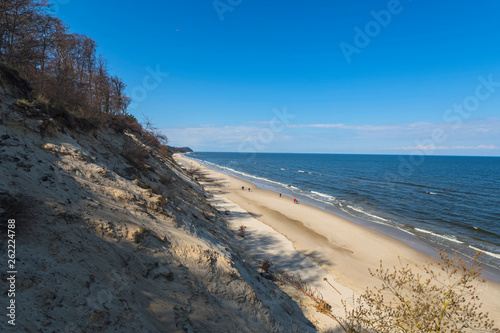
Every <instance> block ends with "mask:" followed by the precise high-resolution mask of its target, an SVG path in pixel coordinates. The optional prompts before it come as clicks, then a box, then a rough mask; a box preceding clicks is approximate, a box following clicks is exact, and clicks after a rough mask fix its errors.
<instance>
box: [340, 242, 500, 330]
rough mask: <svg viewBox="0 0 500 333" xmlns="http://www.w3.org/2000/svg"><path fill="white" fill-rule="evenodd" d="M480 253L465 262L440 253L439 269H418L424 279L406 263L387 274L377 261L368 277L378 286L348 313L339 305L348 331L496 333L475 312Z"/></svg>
mask: <svg viewBox="0 0 500 333" xmlns="http://www.w3.org/2000/svg"><path fill="white" fill-rule="evenodd" d="M479 255H480V253H477V255H476V256H475V257H474V258H473V259H472V261H471V262H470V263H466V262H463V261H462V259H461V258H457V257H456V256H454V257H451V258H450V257H449V256H448V255H447V254H446V253H445V252H444V251H443V250H441V251H440V257H441V261H439V262H438V263H437V267H435V265H432V264H427V265H423V266H420V267H419V266H417V268H419V270H421V271H422V272H423V275H420V273H415V272H414V271H413V269H412V268H411V267H410V266H409V265H406V266H403V265H401V266H402V267H400V268H396V267H394V268H393V269H392V270H389V269H385V268H384V267H383V265H382V262H380V268H379V269H377V270H376V271H375V272H371V271H370V274H371V275H372V276H374V277H376V278H377V279H379V280H380V281H381V282H382V286H381V287H375V288H374V289H373V290H367V291H366V292H365V293H364V294H362V295H361V296H360V297H359V298H358V299H354V298H353V309H352V310H347V306H346V303H345V302H343V304H344V309H345V312H346V318H345V319H344V325H345V326H346V327H347V329H346V332H380V333H394V332H396V333H398V332H426V333H430V332H465V330H466V329H469V328H470V329H473V330H487V331H488V332H500V330H498V329H496V328H494V327H493V325H494V324H493V321H491V320H489V319H488V314H487V313H486V314H485V313H482V312H480V311H479V310H480V307H481V304H478V296H477V295H476V286H475V282H476V281H477V280H478V278H479V277H480V272H481V267H480V264H479V262H478V257H479ZM480 282H484V281H480ZM387 298H389V301H388V300H387Z"/></svg>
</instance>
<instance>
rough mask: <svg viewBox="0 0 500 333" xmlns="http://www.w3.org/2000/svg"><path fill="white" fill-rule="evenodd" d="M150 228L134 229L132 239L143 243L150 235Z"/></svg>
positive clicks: (137, 242)
mask: <svg viewBox="0 0 500 333" xmlns="http://www.w3.org/2000/svg"><path fill="white" fill-rule="evenodd" d="M148 235H149V230H148V229H147V228H144V227H143V228H141V229H139V230H136V231H134V233H133V234H132V239H133V241H134V243H136V244H141V243H142V242H144V240H145V239H146V238H147V237H148Z"/></svg>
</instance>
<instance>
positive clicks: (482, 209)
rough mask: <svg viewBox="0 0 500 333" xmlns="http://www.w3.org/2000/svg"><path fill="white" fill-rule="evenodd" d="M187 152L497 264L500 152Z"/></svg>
mask: <svg viewBox="0 0 500 333" xmlns="http://www.w3.org/2000/svg"><path fill="white" fill-rule="evenodd" d="M188 156H189V158H192V159H195V160H198V161H199V162H201V163H202V164H204V165H206V166H208V167H210V168H212V169H215V170H217V171H221V172H224V173H227V174H230V175H233V176H236V177H239V178H242V179H245V180H249V181H251V182H253V183H254V184H255V185H256V186H257V187H258V188H262V189H268V190H273V191H276V192H278V193H282V194H284V195H288V196H290V197H293V198H297V199H298V200H299V202H304V203H307V204H310V205H313V206H316V207H318V208H321V209H324V210H327V211H330V212H333V213H335V214H337V215H340V216H342V217H345V218H347V219H349V220H351V221H353V222H355V223H360V224H363V225H365V226H367V227H370V228H373V229H376V230H379V231H382V232H384V233H386V234H390V235H391V236H393V237H397V238H400V239H402V240H404V241H405V242H407V243H409V244H410V245H412V246H415V247H417V248H418V247H419V245H418V244H426V245H427V246H429V247H431V248H433V249H434V248H445V249H451V250H453V251H455V252H457V253H459V254H462V255H465V256H468V257H470V256H473V255H474V254H475V253H476V252H477V251H481V252H483V254H482V255H481V257H480V260H481V261H482V262H483V266H485V265H486V266H490V267H493V268H496V269H500V157H458V156H424V155H422V156H413V155H412V156H395V155H342V154H285V153H280V154H277V153H257V154H246V153H215V152H196V153H191V154H189V155H188ZM496 269H495V270H494V271H496V272H498V271H497V270H496ZM499 278H500V276H499Z"/></svg>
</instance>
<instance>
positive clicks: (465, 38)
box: [53, 0, 500, 156]
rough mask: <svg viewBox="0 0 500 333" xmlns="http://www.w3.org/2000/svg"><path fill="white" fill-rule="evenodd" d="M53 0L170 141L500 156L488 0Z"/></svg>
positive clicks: (499, 46)
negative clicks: (158, 73)
mask: <svg viewBox="0 0 500 333" xmlns="http://www.w3.org/2000/svg"><path fill="white" fill-rule="evenodd" d="M53 2H54V1H53ZM55 2H58V3H59V5H58V7H57V8H58V10H57V16H58V17H60V18H61V19H62V20H64V21H65V22H66V23H68V24H69V25H70V28H71V31H73V32H78V33H83V34H86V35H88V36H89V37H91V38H93V39H94V40H96V41H97V42H98V44H99V52H100V53H102V54H103V55H104V57H105V58H107V59H108V60H109V65H110V69H111V72H112V73H113V74H116V75H118V76H120V77H121V78H122V79H123V80H124V81H125V83H126V84H127V85H128V93H129V95H131V96H132V97H135V100H134V103H133V105H132V108H131V109H130V111H131V113H132V114H134V115H136V116H137V117H138V119H139V120H141V119H143V115H145V116H147V117H149V118H150V119H151V120H153V122H154V123H156V125H157V126H158V127H159V128H161V129H162V130H164V131H165V133H166V134H167V136H168V137H169V138H170V142H171V144H172V145H177V146H190V147H192V148H193V149H195V150H198V151H262V152H324V153H373V154H383V153H389V154H411V153H418V152H419V151H420V152H421V151H422V149H424V150H423V151H425V152H426V153H429V154H430V153H433V154H439V155H443V154H452V155H490V156H500V20H499V19H498V14H499V13H500V2H498V1H496V0H484V1H481V2H472V1H439V2H436V1H432V2H431V1H428V0H427V1H424V0H413V1H410V0H401V1H395V0H390V1H386V0H384V1H379V0H370V1H368V0H364V1H353V0H338V1H331V0H328V1H327V0H317V1H311V2H305V1H301V2H298V1H295V2H292V1H282V0H279V1H263V0H252V1H250V0H220V1H219V0H216V1H213V0H208V1H200V0H196V1H195V0H182V1H181V0H164V1H143V2H137V1H129V0H124V1H115V0H108V1H96V0H86V1H81V0H55ZM374 13H375V15H374ZM388 14H389V15H390V16H389V15H388ZM375 17H377V19H378V21H377V19H376V18H375ZM221 18H222V19H221ZM359 31H361V32H362V35H361V34H359ZM147 68H149V72H151V71H153V72H154V71H155V70H159V71H160V72H161V73H160V74H161V75H159V76H158V75H157V78H159V80H158V81H155V80H154V77H153V76H151V74H150V73H149V72H148V70H147ZM166 72H168V73H169V75H168V76H165V74H162V73H166ZM480 78H482V79H480ZM144 93H146V94H144ZM463 104H465V106H464V107H462V105H463ZM284 110H286V111H284ZM468 110H470V111H468ZM284 112H286V115H285V116H283V113H284ZM276 113H278V114H281V116H277V115H276Z"/></svg>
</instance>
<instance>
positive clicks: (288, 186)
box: [197, 160, 299, 190]
mask: <svg viewBox="0 0 500 333" xmlns="http://www.w3.org/2000/svg"><path fill="white" fill-rule="evenodd" d="M197 161H198V162H200V163H206V164H209V165H210V166H212V167H213V168H217V169H220V170H225V171H226V172H231V173H235V174H238V175H241V176H244V177H247V178H253V179H257V180H260V181H263V182H267V183H272V184H275V185H279V186H281V187H286V188H289V189H293V190H299V189H298V188H297V187H295V186H292V185H288V184H283V183H280V182H277V181H274V180H271V179H269V178H264V177H259V176H255V175H251V174H249V173H246V172H243V171H238V170H235V169H232V168H229V167H226V166H223V165H219V164H216V163H212V162H208V161H202V160H197Z"/></svg>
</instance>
